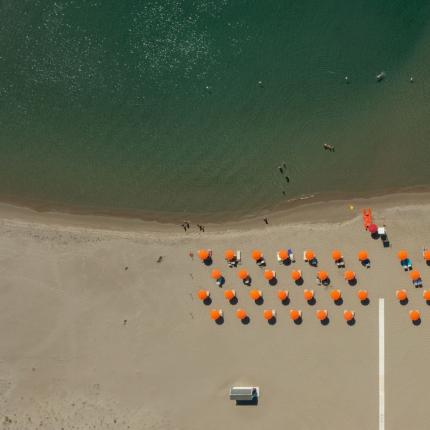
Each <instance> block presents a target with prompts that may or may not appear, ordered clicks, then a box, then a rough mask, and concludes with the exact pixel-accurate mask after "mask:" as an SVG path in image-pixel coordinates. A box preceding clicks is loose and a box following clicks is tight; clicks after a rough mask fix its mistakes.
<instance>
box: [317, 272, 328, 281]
mask: <svg viewBox="0 0 430 430" xmlns="http://www.w3.org/2000/svg"><path fill="white" fill-rule="evenodd" d="M317 276H318V279H319V280H320V281H322V282H323V281H326V280H327V279H328V273H327V272H325V271H324V270H321V271H319V272H318V273H317Z"/></svg>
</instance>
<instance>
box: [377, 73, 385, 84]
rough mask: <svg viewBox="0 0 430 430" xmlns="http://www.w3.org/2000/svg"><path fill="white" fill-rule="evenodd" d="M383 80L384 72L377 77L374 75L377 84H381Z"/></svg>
mask: <svg viewBox="0 0 430 430" xmlns="http://www.w3.org/2000/svg"><path fill="white" fill-rule="evenodd" d="M384 78H385V72H381V73H379V74H378V75H376V80H377V81H378V82H381V81H382V80H383V79H384Z"/></svg>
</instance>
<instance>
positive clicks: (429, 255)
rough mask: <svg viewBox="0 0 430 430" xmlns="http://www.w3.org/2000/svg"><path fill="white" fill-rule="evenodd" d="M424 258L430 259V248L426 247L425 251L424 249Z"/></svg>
mask: <svg viewBox="0 0 430 430" xmlns="http://www.w3.org/2000/svg"><path fill="white" fill-rule="evenodd" d="M423 258H424V260H426V261H427V262H429V261H430V249H424V251H423Z"/></svg>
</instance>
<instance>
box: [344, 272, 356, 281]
mask: <svg viewBox="0 0 430 430" xmlns="http://www.w3.org/2000/svg"><path fill="white" fill-rule="evenodd" d="M343 276H344V278H345V279H346V280H347V281H352V280H353V279H355V273H354V272H353V271H352V270H346V271H345V273H344V274H343Z"/></svg>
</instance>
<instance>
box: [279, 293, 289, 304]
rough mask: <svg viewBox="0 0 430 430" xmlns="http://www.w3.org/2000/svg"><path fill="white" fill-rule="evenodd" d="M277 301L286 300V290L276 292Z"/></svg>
mask: <svg viewBox="0 0 430 430" xmlns="http://www.w3.org/2000/svg"><path fill="white" fill-rule="evenodd" d="M278 299H279V300H280V301H281V302H283V301H284V300H287V299H288V291H287V290H279V291H278Z"/></svg>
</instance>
